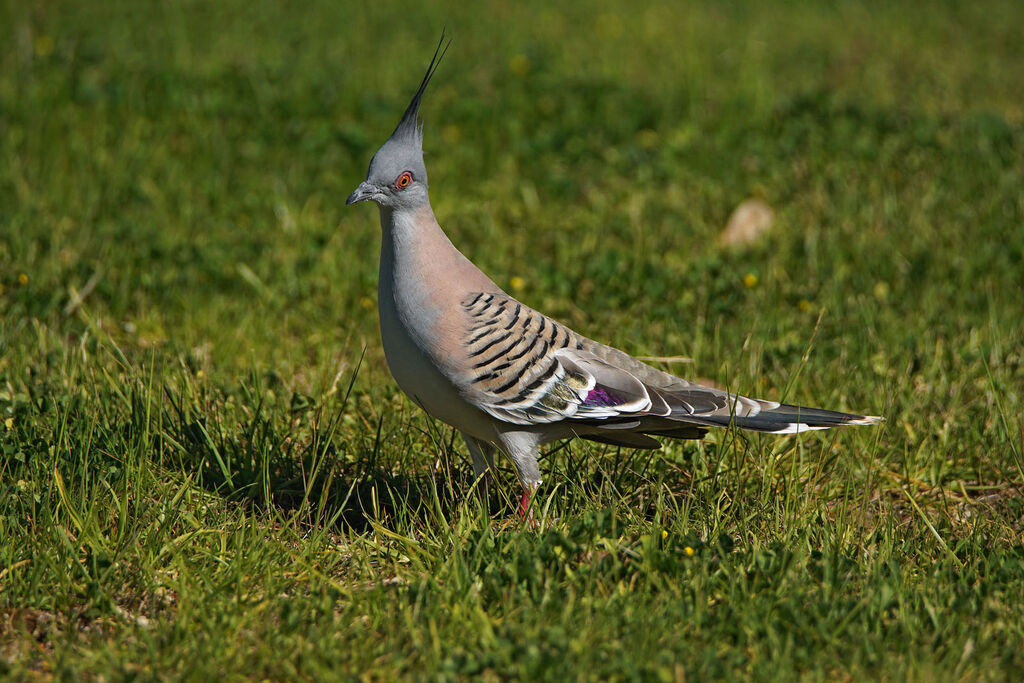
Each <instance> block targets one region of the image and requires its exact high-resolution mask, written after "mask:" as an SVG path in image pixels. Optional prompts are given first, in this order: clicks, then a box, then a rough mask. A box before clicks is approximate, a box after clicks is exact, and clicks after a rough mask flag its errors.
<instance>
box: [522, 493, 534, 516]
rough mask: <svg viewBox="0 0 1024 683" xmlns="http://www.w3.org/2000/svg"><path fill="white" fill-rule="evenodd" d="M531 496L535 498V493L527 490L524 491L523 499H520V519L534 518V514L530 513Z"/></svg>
mask: <svg viewBox="0 0 1024 683" xmlns="http://www.w3.org/2000/svg"><path fill="white" fill-rule="evenodd" d="M531 496H533V491H530V490H529V489H527V490H525V491H523V497H522V498H520V499H519V517H520V518H521V519H523V520H527V519H532V518H533V513H532V512H531V511H530V497H531Z"/></svg>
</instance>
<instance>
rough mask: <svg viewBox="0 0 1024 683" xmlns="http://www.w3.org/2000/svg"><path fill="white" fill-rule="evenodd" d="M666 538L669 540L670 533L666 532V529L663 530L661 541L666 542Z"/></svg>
mask: <svg viewBox="0 0 1024 683" xmlns="http://www.w3.org/2000/svg"><path fill="white" fill-rule="evenodd" d="M666 538H668V532H667V531H665V530H664V529H662V530H661V540H663V541H664V540H665V539H666Z"/></svg>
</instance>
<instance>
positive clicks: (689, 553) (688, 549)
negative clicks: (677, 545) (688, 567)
mask: <svg viewBox="0 0 1024 683" xmlns="http://www.w3.org/2000/svg"><path fill="white" fill-rule="evenodd" d="M683 552H684V553H686V556H687V557H693V554H694V553H695V552H696V551H695V550H694V549H693V548H691V547H690V546H686V547H685V548H683Z"/></svg>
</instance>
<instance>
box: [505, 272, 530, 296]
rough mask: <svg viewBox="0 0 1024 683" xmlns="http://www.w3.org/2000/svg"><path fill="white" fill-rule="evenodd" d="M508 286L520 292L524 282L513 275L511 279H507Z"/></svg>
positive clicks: (524, 284)
mask: <svg viewBox="0 0 1024 683" xmlns="http://www.w3.org/2000/svg"><path fill="white" fill-rule="evenodd" d="M508 286H509V287H511V288H512V289H514V290H516V291H517V292H518V291H520V290H522V288H523V287H525V286H526V280H524V279H523V278H521V277H519V276H518V275H513V276H512V277H511V278H509V281H508Z"/></svg>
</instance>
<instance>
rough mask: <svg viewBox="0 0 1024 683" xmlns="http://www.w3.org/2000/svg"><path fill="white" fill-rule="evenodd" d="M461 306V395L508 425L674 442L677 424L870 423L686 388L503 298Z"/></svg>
mask: <svg viewBox="0 0 1024 683" xmlns="http://www.w3.org/2000/svg"><path fill="white" fill-rule="evenodd" d="M462 308H463V311H464V313H465V316H466V318H465V319H466V321H467V322H466V333H465V338H464V343H463V345H462V349H463V353H464V354H465V357H464V358H460V359H459V361H460V362H459V363H458V364H459V365H463V366H464V367H465V372H463V373H461V374H462V376H463V378H462V381H461V382H459V384H460V385H461V388H462V390H463V392H462V393H463V395H464V396H465V397H466V399H467V400H468V401H470V402H471V403H472V404H473V405H475V406H476V407H477V408H479V409H480V410H483V411H484V412H486V413H488V414H489V415H491V416H493V417H495V418H497V419H499V420H502V421H505V422H511V423H514V424H522V425H537V424H550V423H555V422H561V421H572V422H577V423H581V424H587V425H592V426H599V427H602V428H604V429H609V430H613V429H619V430H622V431H623V433H625V432H626V431H636V432H644V433H648V434H654V435H657V434H659V433H661V434H663V435H665V436H676V435H677V434H673V433H672V432H673V431H675V432H678V433H679V435H682V432H680V431H679V429H680V428H679V423H683V424H685V425H696V426H725V425H728V424H729V423H730V421H733V420H735V421H736V423H737V424H738V425H739V426H740V427H743V428H746V429H754V430H757V431H765V432H774V433H792V432H798V431H805V430H808V429H827V428H828V427H832V426H836V425H839V424H849V423H855V424H856V423H870V422H871V421H873V420H872V419H871V418H864V417H862V416H859V415H848V414H846V413H837V412H834V411H825V410H817V409H813V408H802V407H799V406H789V405H786V404H780V403H777V402H774V401H764V400H759V399H752V398H747V397H745V396H740V395H738V394H732V393H728V392H725V391H721V390H719V389H713V388H711V387H705V386H703V385H700V384H695V383H693V382H689V381H687V380H684V379H682V378H679V377H675V376H674V375H670V374H668V373H666V372H662V371H661V370H657V369H656V368H653V367H651V366H649V365H646V364H645V363H642V362H640V361H638V360H636V359H635V358H633V357H632V356H630V355H628V354H626V353H623V352H622V351H619V350H618V349H614V348H612V347H610V346H605V345H604V344H600V343H598V342H595V341H593V340H591V339H587V338H586V337H583V336H582V335H579V334H577V333H575V332H573V331H572V330H570V329H569V328H568V327H566V326H565V325H562V324H560V323H558V322H555V321H554V320H551V319H550V318H548V317H547V316H544V315H542V314H541V313H538V312H537V311H535V310H533V309H531V308H529V307H528V306H525V305H524V304H522V303H520V302H518V301H516V300H515V299H513V298H511V297H509V296H508V295H506V294H503V293H496V292H487V293H484V292H481V293H474V294H471V295H470V296H468V297H466V298H465V299H464V300H463V301H462ZM861 421H864V422H861ZM683 432H686V433H687V434H689V435H691V436H693V435H694V434H696V432H694V430H692V429H686V428H683Z"/></svg>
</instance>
